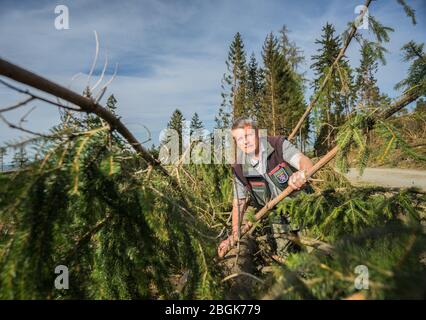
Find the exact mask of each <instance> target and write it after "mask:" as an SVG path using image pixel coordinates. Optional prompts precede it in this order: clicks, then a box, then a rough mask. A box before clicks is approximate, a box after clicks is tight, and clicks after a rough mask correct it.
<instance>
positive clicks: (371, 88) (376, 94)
mask: <svg viewBox="0 0 426 320" xmlns="http://www.w3.org/2000/svg"><path fill="white" fill-rule="evenodd" d="M360 51H361V62H360V66H359V67H358V68H356V72H357V77H356V82H355V88H356V92H357V100H358V101H357V102H358V104H359V106H360V108H364V110H371V109H372V108H375V107H378V104H379V103H380V91H379V88H378V87H377V80H376V78H375V74H376V72H377V68H378V62H377V60H376V57H375V55H374V53H373V52H372V50H371V47H370V46H368V45H365V44H364V45H363V46H362V47H361V50H360Z"/></svg>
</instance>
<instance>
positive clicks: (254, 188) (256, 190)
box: [249, 178, 271, 207]
mask: <svg viewBox="0 0 426 320" xmlns="http://www.w3.org/2000/svg"><path fill="white" fill-rule="evenodd" d="M249 184H250V187H251V195H252V198H253V200H254V202H255V204H256V206H257V207H263V206H264V205H265V204H266V203H267V202H268V201H269V200H270V199H271V191H270V190H269V186H268V183H267V182H266V181H265V180H264V179H263V178H259V179H253V178H251V179H250V180H249Z"/></svg>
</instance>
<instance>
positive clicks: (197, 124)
mask: <svg viewBox="0 0 426 320" xmlns="http://www.w3.org/2000/svg"><path fill="white" fill-rule="evenodd" d="M189 126H190V134H191V136H192V134H193V133H194V132H197V131H199V130H200V129H203V128H204V126H203V122H202V121H201V120H200V117H199V116H198V113H196V112H194V115H193V116H192V118H191V123H190V125H189Z"/></svg>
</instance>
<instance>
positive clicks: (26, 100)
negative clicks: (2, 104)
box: [0, 97, 35, 113]
mask: <svg viewBox="0 0 426 320" xmlns="http://www.w3.org/2000/svg"><path fill="white" fill-rule="evenodd" d="M34 99H35V98H34V97H29V98H27V99H25V100H24V101H21V102H18V103H17V104H14V105H13V106H10V107H6V108H3V109H0V113H2V112H7V111H10V110H14V109H17V108H19V107H22V106H25V105H26V104H27V103H29V102H31V101H33V100H34Z"/></svg>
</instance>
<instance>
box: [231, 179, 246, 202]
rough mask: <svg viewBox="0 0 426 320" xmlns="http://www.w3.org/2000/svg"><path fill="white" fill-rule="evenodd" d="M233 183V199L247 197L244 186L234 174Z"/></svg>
mask: <svg viewBox="0 0 426 320" xmlns="http://www.w3.org/2000/svg"><path fill="white" fill-rule="evenodd" d="M234 181H235V183H234V184H233V185H234V186H233V189H234V199H245V198H247V192H246V188H245V187H244V185H243V184H242V182H241V181H240V180H239V179H238V178H237V177H235V176H234Z"/></svg>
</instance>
